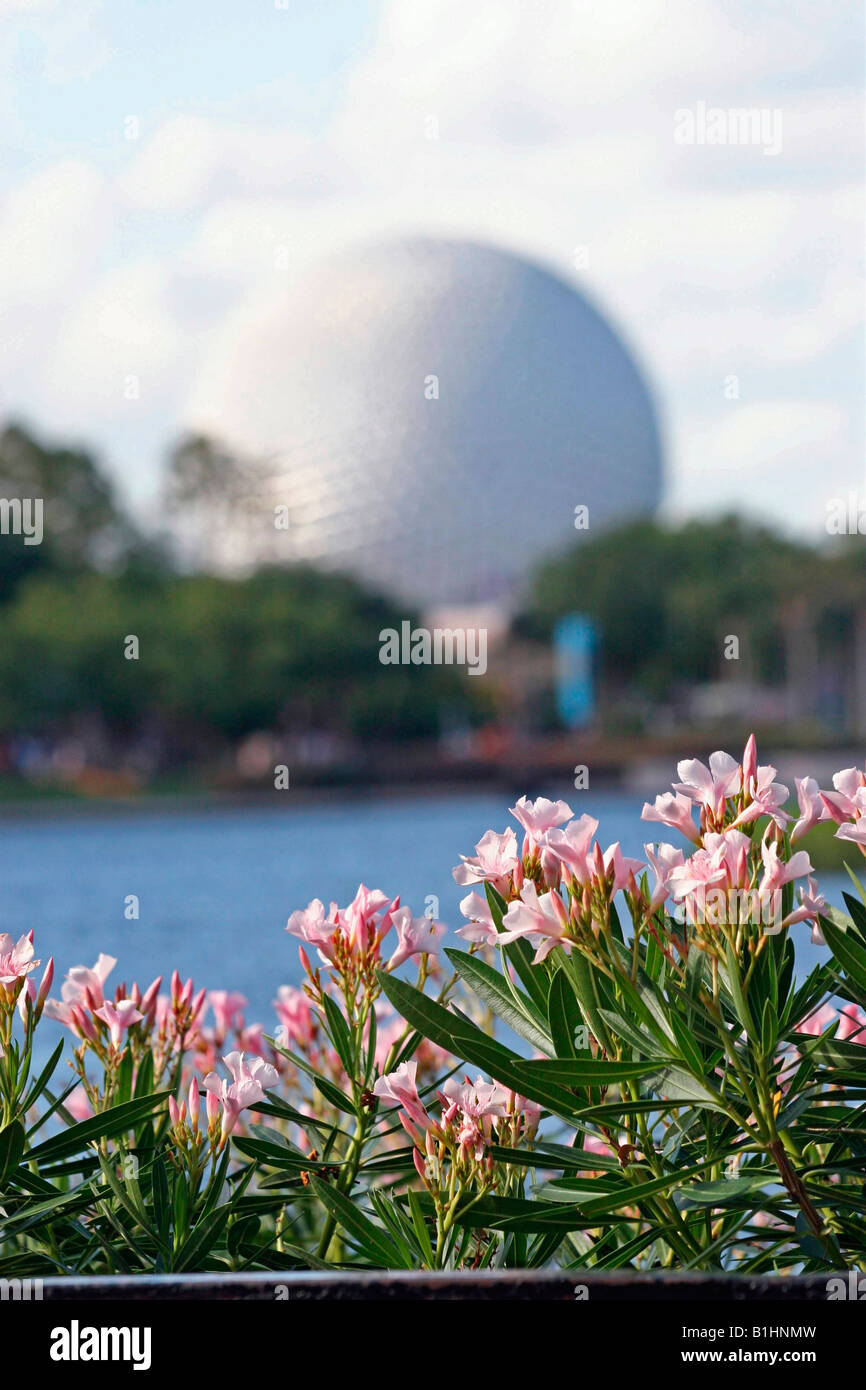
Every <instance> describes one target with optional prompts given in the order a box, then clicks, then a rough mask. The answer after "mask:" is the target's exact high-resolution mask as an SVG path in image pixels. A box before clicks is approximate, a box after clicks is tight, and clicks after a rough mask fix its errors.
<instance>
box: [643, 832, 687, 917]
mask: <svg viewBox="0 0 866 1390" xmlns="http://www.w3.org/2000/svg"><path fill="white" fill-rule="evenodd" d="M644 853H645V854H646V857H647V859H648V860H649V864H650V868H651V869H652V871H653V873H654V874H655V885H654V887H653V890H652V893H651V895H650V911H651V912H655V910H656V908H657V907H661V905H662V903H664V902H666V901H667V899H668V898H669V896H670V891H671V890H670V886H669V885H670V878H671V873H672V872H673V870H674V869H681V868H682V867H683V865H684V864H685V856H684V855H683V852H682V850H681V849H675V848H674V846H673V845H665V844H662V845H659V847H658V849H657V850H655V851H654V850H653V847H652V845H644Z"/></svg>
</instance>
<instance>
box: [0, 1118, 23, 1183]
mask: <svg viewBox="0 0 866 1390" xmlns="http://www.w3.org/2000/svg"><path fill="white" fill-rule="evenodd" d="M23 1152H24V1126H23V1125H22V1123H21V1121H20V1120H13V1121H12V1123H11V1124H10V1125H7V1126H6V1128H5V1129H0V1187H2V1186H3V1185H4V1183H5V1181H6V1179H7V1177H8V1176H9V1175H10V1173H14V1172H15V1169H16V1168H17V1167H18V1163H19V1161H20V1158H21V1155H22V1154H23Z"/></svg>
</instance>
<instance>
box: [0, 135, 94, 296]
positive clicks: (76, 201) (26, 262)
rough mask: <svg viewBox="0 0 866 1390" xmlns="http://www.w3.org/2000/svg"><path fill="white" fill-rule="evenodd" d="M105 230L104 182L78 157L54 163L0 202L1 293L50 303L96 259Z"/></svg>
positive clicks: (78, 279)
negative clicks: (76, 159)
mask: <svg viewBox="0 0 866 1390" xmlns="http://www.w3.org/2000/svg"><path fill="white" fill-rule="evenodd" d="M107 231H108V223H107V219H106V216H105V203H104V197H103V188H102V180H101V178H100V177H99V175H98V174H96V173H95V171H94V170H93V169H91V168H90V167H89V166H88V165H86V164H83V163H81V162H80V161H72V160H70V161H68V162H65V163H62V164H55V165H52V166H51V167H49V168H47V169H45V170H43V171H42V172H41V173H39V174H36V175H34V176H33V177H32V178H30V179H28V180H26V181H25V182H24V183H22V184H20V185H19V186H18V188H16V189H15V190H13V191H12V192H11V193H10V194H9V195H8V196H7V197H6V199H5V200H4V201H3V202H2V204H0V296H2V298H3V301H4V302H5V303H6V304H7V305H9V304H13V303H16V302H26V303H32V302H33V301H34V300H35V301H48V300H51V301H54V302H56V300H57V297H58V296H60V295H64V294H66V293H67V292H68V291H69V290H70V287H72V286H73V285H78V284H80V283H81V280H82V278H83V277H84V276H86V274H87V273H88V272H89V270H90V268H91V267H92V266H93V264H94V263H95V261H96V259H97V257H98V255H99V253H100V251H101V249H102V246H103V244H104V241H105V237H106V234H107Z"/></svg>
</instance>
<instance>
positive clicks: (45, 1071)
mask: <svg viewBox="0 0 866 1390" xmlns="http://www.w3.org/2000/svg"><path fill="white" fill-rule="evenodd" d="M62 1055H63V1039H62V1038H61V1040H60V1042H59V1043H58V1044H57V1046H56V1047H55V1049H54V1051H53V1052H52V1054H51V1056H50V1057H49V1058H48V1061H47V1062H46V1063H45V1066H44V1067H43V1068H42V1070H41V1072H40V1073H39V1075H38V1077H37V1078H36V1080H35V1081H34V1082H33V1085H32V1086H31V1087H30V1090H29V1091H28V1092H27V1096H26V1098H25V1099H24V1101H23V1102H22V1105H21V1114H22V1115H26V1114H27V1112H28V1110H31V1109H32V1108H33V1106H34V1105H35V1104H36V1102H37V1100H38V1099H39V1097H40V1096H41V1095H42V1092H43V1091H44V1090H45V1087H46V1086H47V1085H48V1083H49V1081H50V1080H51V1077H52V1076H53V1074H54V1070H55V1068H56V1066H57V1063H58V1062H59V1061H60V1058H61V1057H62Z"/></svg>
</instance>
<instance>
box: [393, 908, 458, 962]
mask: <svg viewBox="0 0 866 1390" xmlns="http://www.w3.org/2000/svg"><path fill="white" fill-rule="evenodd" d="M391 922H392V925H393V926H394V927H395V928H396V931H397V946H396V949H395V950H394V951H393V953H392V955H391V957H390V959H389V961H388V964H387V966H386V967H385V968H386V969H387V970H396V969H397V967H398V966H400V965H402V964H403V963H404V961H407V960H409V959H410V957H411V956H424V955H427V956H435V955H438V954H439V946H440V941H439V938H440V936H441V935H442V933H443V932H444V930H445V928H444V927H443V926H442V924H441V923H440V922H432V921H431V920H430V918H429V917H413V916H412V913H411V912H410V911H409V909H408V907H400V908H398V909H397V911H396V912H395V913H394V914H393V916H392V918H391ZM437 933H438V935H437Z"/></svg>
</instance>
